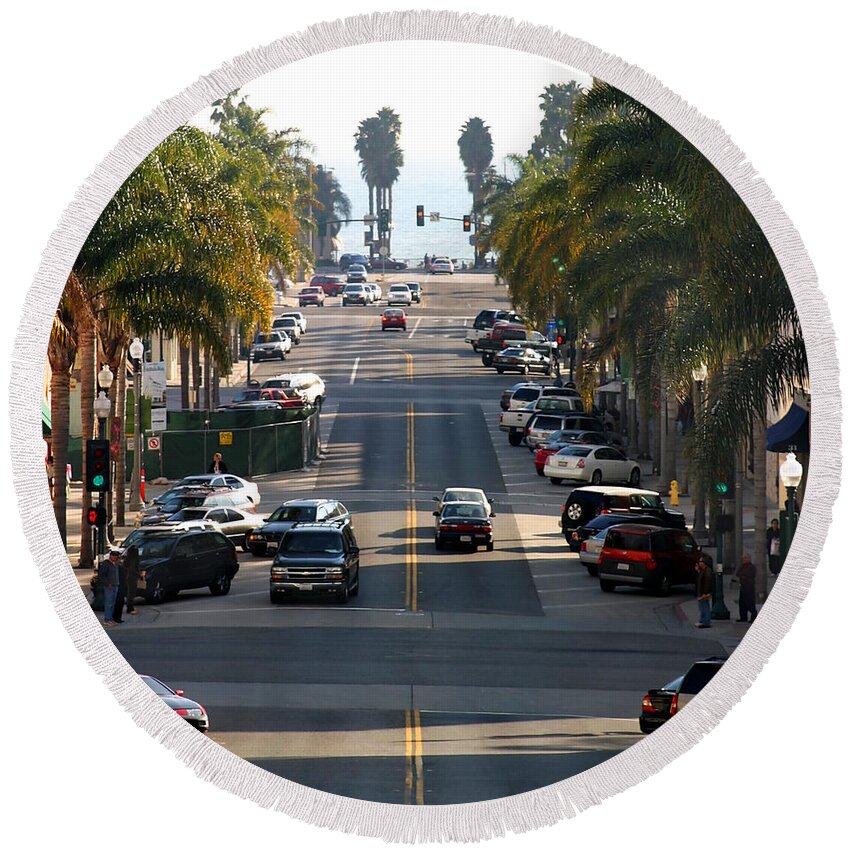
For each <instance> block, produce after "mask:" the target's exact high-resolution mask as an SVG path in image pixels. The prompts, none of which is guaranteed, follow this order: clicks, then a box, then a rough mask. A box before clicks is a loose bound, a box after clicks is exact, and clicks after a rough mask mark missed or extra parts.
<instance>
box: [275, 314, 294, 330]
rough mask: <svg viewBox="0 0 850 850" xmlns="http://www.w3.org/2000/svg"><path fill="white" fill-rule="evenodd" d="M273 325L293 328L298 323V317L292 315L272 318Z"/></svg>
mask: <svg viewBox="0 0 850 850" xmlns="http://www.w3.org/2000/svg"><path fill="white" fill-rule="evenodd" d="M274 324H275V327H283V328H294V327H295V326H296V325H297V324H298V319H296V318H295V317H294V316H281V318H279V319H275V320H274Z"/></svg>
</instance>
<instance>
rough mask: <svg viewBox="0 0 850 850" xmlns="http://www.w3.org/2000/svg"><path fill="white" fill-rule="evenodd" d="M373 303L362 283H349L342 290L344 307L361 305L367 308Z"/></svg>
mask: <svg viewBox="0 0 850 850" xmlns="http://www.w3.org/2000/svg"><path fill="white" fill-rule="evenodd" d="M371 302H372V298H371V296H370V294H369V291H368V290H367V289H366V287H365V286H363V284H362V283H349V284H347V285H346V287H345V289H343V290H342V306H343V307H348V305H349V304H360V305H361V306H363V307H366V306H367V305H369V304H370V303H371Z"/></svg>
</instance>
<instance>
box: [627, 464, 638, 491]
mask: <svg viewBox="0 0 850 850" xmlns="http://www.w3.org/2000/svg"><path fill="white" fill-rule="evenodd" d="M629 484H631V485H632V487H639V486H640V467H638V466H636V467H635V468H634V469H633V470H632V474H631V475H630V476H629Z"/></svg>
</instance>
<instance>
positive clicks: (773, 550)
mask: <svg viewBox="0 0 850 850" xmlns="http://www.w3.org/2000/svg"><path fill="white" fill-rule="evenodd" d="M779 541H780V533H779V520H778V519H772V520H771V521H770V528H768V530H767V565H768V567H769V568H770V571H771V573H773V575H775V576H778V575H779V572H780V570H781V569H782V558H781V556H780V554H779V546H780V543H779Z"/></svg>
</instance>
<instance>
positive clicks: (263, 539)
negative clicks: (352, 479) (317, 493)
mask: <svg viewBox="0 0 850 850" xmlns="http://www.w3.org/2000/svg"><path fill="white" fill-rule="evenodd" d="M297 522H307V523H310V524H317V523H319V524H326V525H335V526H340V527H342V526H344V525H348V524H349V523H350V522H351V514H350V513H349V511H348V508H346V507H345V505H344V504H343V503H342V502H339V501H337V500H336V499H290V500H289V501H288V502H284V503H283V504H282V505H280V506H279V507H278V508H276V509H275V510H274V511H273V512H272V513H271V515H270V516H269V517H268V518H267V519H266V521H265V522H264V523H263V524H262V525H261V526H260V527H259V528H256V529H255V530H254V531H252V532H250V533H249V534H248V551H249V552H251V554H252V555H258V556H260V557H262V556H263V555H265V554H266V552H267V551H268V548H269V547H270V546H271V547H276V546H278V545H279V544H280V541H281V538H282V537H283V535H284V534H285V533H286V532H287V531H289V529H290V528H292V526H293V525H295V523H297Z"/></svg>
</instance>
